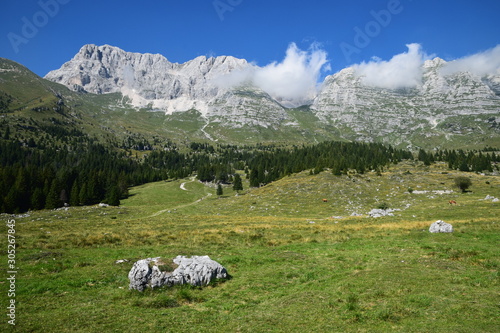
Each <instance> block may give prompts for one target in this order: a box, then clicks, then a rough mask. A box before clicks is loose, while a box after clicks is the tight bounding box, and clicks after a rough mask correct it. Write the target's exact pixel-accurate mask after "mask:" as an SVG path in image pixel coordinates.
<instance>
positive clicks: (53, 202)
mask: <svg viewBox="0 0 500 333" xmlns="http://www.w3.org/2000/svg"><path fill="white" fill-rule="evenodd" d="M59 195H60V192H59V191H58V188H57V181H56V180H55V179H54V180H53V181H52V184H51V185H50V190H49V194H47V199H46V201H45V208H46V209H54V208H59V207H60V205H59V204H60V202H61V201H60V200H59Z"/></svg>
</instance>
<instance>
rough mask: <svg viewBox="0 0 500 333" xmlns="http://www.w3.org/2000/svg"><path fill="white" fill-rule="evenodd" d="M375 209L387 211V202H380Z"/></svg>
mask: <svg viewBox="0 0 500 333" xmlns="http://www.w3.org/2000/svg"><path fill="white" fill-rule="evenodd" d="M377 208H378V209H383V210H387V209H389V204H387V202H382V203H381V204H380V205H378V206H377Z"/></svg>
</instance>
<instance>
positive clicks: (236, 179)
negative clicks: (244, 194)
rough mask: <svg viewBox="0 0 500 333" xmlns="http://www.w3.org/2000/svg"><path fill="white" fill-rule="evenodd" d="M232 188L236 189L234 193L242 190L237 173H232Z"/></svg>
mask: <svg viewBox="0 0 500 333" xmlns="http://www.w3.org/2000/svg"><path fill="white" fill-rule="evenodd" d="M233 190H234V191H236V193H239V192H238V191H243V182H242V181H241V176H240V175H239V174H235V175H234V183H233Z"/></svg>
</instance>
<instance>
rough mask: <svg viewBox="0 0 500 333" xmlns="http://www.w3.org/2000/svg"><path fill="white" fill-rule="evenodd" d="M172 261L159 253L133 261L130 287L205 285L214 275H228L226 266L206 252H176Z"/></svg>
mask: <svg viewBox="0 0 500 333" xmlns="http://www.w3.org/2000/svg"><path fill="white" fill-rule="evenodd" d="M172 262H173V263H174V265H172V264H168V263H164V262H163V261H162V260H161V259H160V258H159V257H157V258H147V259H142V260H139V261H137V262H135V263H134V265H133V266H132V269H131V270H130V272H129V273H128V278H129V281H130V284H129V289H136V290H139V291H144V290H145V289H146V288H147V287H150V288H157V287H162V286H169V287H170V286H173V285H182V284H190V285H192V286H206V285H208V284H209V283H210V282H211V281H212V280H214V279H226V278H229V274H228V273H227V271H226V269H225V268H224V267H223V266H222V265H221V264H219V263H218V262H216V261H214V260H212V259H210V257H209V256H193V257H191V258H186V257H185V256H177V257H176V258H174V259H173V261H172Z"/></svg>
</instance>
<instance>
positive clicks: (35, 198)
mask: <svg viewBox="0 0 500 333" xmlns="http://www.w3.org/2000/svg"><path fill="white" fill-rule="evenodd" d="M43 207H45V197H44V196H43V190H42V189H41V188H39V187H37V188H36V189H35V191H33V195H32V196H31V208H32V209H36V210H39V209H43Z"/></svg>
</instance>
